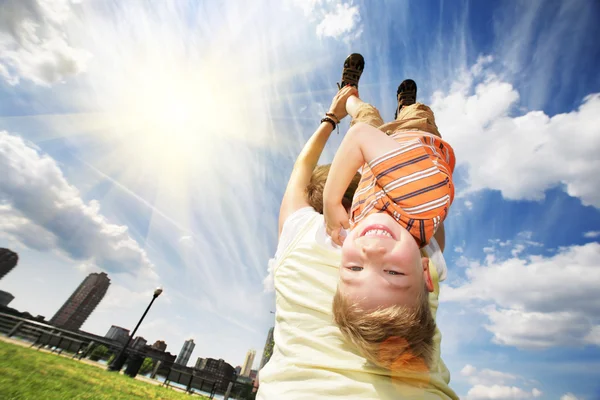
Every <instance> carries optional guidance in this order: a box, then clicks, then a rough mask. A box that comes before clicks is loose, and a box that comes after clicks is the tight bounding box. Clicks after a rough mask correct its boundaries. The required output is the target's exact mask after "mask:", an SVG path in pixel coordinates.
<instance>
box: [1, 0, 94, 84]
mask: <svg viewBox="0 0 600 400" xmlns="http://www.w3.org/2000/svg"><path fill="white" fill-rule="evenodd" d="M73 2H74V1H69V0H55V1H44V0H8V1H5V2H3V4H2V12H1V13H0V76H2V77H3V78H4V79H5V80H6V81H7V82H8V83H9V84H11V85H16V84H18V83H19V81H20V80H21V79H26V80H30V81H32V82H34V83H35V84H38V85H50V84H52V83H55V82H60V81H62V80H63V79H64V78H65V77H67V76H69V75H74V74H78V73H80V72H82V71H84V70H85V68H86V64H87V61H88V59H89V58H90V54H89V53H88V52H87V51H85V50H82V49H76V48H74V47H72V46H71V45H70V43H69V40H68V37H67V35H66V32H65V28H64V25H65V23H66V21H67V20H68V19H69V18H70V17H71V16H72V9H71V3H73Z"/></svg>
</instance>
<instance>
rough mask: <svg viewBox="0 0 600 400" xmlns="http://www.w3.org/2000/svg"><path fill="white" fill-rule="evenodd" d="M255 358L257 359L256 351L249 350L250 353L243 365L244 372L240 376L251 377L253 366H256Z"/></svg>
mask: <svg viewBox="0 0 600 400" xmlns="http://www.w3.org/2000/svg"><path fill="white" fill-rule="evenodd" d="M254 357H256V350H254V349H250V350H248V352H247V353H246V359H245V360H244V365H242V372H241V374H240V375H242V376H250V371H252V364H254Z"/></svg>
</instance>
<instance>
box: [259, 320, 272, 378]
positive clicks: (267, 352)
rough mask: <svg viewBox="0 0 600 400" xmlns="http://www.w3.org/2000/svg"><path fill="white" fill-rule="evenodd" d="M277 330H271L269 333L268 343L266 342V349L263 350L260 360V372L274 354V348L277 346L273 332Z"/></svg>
mask: <svg viewBox="0 0 600 400" xmlns="http://www.w3.org/2000/svg"><path fill="white" fill-rule="evenodd" d="M274 330H275V328H271V329H269V333H268V334H267V341H266V342H265V349H264V350H263V355H262V359H261V360H260V366H259V367H258V370H259V371H260V370H261V369H262V367H264V366H265V364H266V363H268V362H269V360H270V359H271V355H272V354H273V346H274V345H275V341H274V340H273V331H274Z"/></svg>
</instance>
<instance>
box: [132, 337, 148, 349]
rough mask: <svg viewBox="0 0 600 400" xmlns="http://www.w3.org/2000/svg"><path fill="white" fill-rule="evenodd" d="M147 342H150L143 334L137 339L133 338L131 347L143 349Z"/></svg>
mask: <svg viewBox="0 0 600 400" xmlns="http://www.w3.org/2000/svg"><path fill="white" fill-rule="evenodd" d="M146 343H148V342H147V341H146V339H144V338H143V337H141V336H136V337H135V339H133V342H131V347H132V348H134V349H137V350H141V349H143V348H144V346H145V345H146Z"/></svg>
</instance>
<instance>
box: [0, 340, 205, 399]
mask: <svg viewBox="0 0 600 400" xmlns="http://www.w3.org/2000/svg"><path fill="white" fill-rule="evenodd" d="M204 398H205V399H207V397H204ZM0 399H2V400H17V399H18V400H22V399H23V400H24V399H35V400H54V399H61V400H63V399H65V400H66V399H69V400H70V399H107V400H109V399H111V400H112V399H121V400H129V399H167V400H169V399H174V400H177V399H186V400H191V399H202V397H199V396H193V397H190V396H189V395H187V394H184V393H181V392H176V391H175V390H172V389H167V388H163V387H159V386H154V385H152V384H149V383H146V382H141V381H138V380H135V379H132V378H130V377H128V376H124V375H120V374H117V373H114V372H107V371H105V370H104V369H102V368H97V367H94V366H92V365H87V364H84V363H82V362H79V361H77V360H71V359H69V358H66V357H61V356H57V355H56V354H48V353H44V352H41V351H36V350H35V349H29V348H26V347H21V346H17V345H14V344H11V343H6V342H3V341H0Z"/></svg>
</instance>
